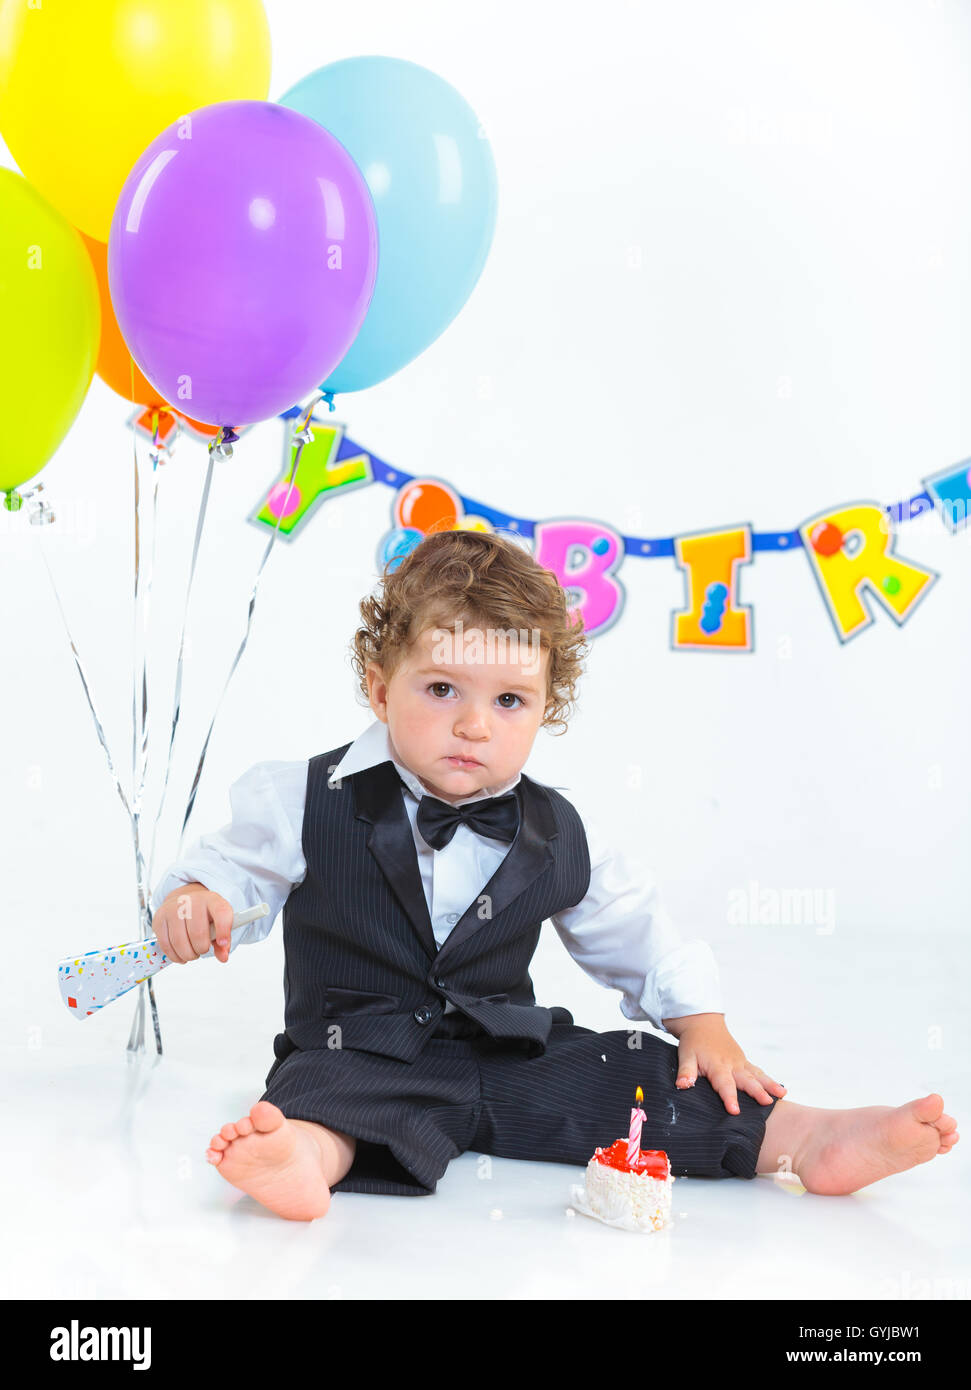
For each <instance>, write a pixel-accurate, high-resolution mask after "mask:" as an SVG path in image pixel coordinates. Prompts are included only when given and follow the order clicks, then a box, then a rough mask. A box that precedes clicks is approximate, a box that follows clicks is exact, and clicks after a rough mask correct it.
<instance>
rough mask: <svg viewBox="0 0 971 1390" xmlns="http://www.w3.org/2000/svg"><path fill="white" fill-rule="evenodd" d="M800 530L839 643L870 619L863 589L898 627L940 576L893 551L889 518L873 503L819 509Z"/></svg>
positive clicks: (891, 528) (847, 639)
mask: <svg viewBox="0 0 971 1390" xmlns="http://www.w3.org/2000/svg"><path fill="white" fill-rule="evenodd" d="M799 534H800V536H801V537H802V543H803V546H804V547H805V550H806V554H807V555H808V557H809V563H810V566H811V567H812V571H813V574H814V576H815V578H816V582H817V583H818V585H819V587H820V589H821V591H822V594H823V597H824V599H825V600H826V607H827V609H828V610H829V616H830V617H831V618H832V620H833V626H834V627H835V628H836V635H837V636H838V637H839V639H840V641H841V642H848V641H849V640H850V638H851V637H856V636H857V635H858V633H861V632H862V631H863V630H864V628H867V627H869V626H870V624H871V623H872V622H873V615H872V614H871V613H870V611H869V609H868V608H867V606H866V605H865V604H864V602H863V593H864V591H865V590H866V589H869V590H870V592H871V593H872V594H874V595H875V596H876V597H877V598H878V599H879V600H880V602H881V603H882V604H883V606H884V608H886V610H887V612H888V613H889V614H890V615H891V617H892V618H893V619H894V621H895V622H896V623H898V625H902V624H903V623H905V622H906V621H907V619H908V618H909V617H910V615H911V613H912V612H913V609H914V607H915V605H916V604H917V602H918V601H919V600H920V599H922V598H923V597H924V595H925V594H926V593H928V592H929V591H930V589H931V586H932V585H933V584H934V582H935V581H936V580H937V579H938V578H939V575H938V573H937V571H936V570H931V569H925V568H924V566H923V565H915V564H914V563H913V561H910V560H900V559H898V558H897V557H896V556H895V555H894V553H893V548H894V540H895V531H894V526H893V521H892V518H891V517H890V516H889V514H888V513H887V511H886V509H885V508H883V507H881V506H880V505H879V504H878V503H875V502H855V503H851V504H850V505H849V506H846V507H841V508H840V509H839V511H825V512H820V513H819V514H818V516H814V517H810V518H809V520H808V521H804V522H803V524H802V525H801V526H800V527H799Z"/></svg>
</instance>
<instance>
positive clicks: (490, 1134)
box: [260, 1007, 775, 1196]
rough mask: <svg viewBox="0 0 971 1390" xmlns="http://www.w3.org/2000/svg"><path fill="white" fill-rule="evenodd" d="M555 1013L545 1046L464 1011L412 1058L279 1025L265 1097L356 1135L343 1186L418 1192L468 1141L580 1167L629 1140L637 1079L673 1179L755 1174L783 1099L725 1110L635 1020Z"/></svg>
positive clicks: (476, 1147)
mask: <svg viewBox="0 0 971 1390" xmlns="http://www.w3.org/2000/svg"><path fill="white" fill-rule="evenodd" d="M553 1014H554V1020H557V1021H554V1024H553V1028H552V1030H551V1032H550V1036H549V1040H548V1042H547V1044H546V1051H545V1053H543V1054H542V1055H540V1056H529V1055H528V1044H526V1043H525V1042H520V1041H519V1040H517V1039H498V1038H497V1039H493V1038H490V1037H489V1036H488V1035H487V1034H485V1033H483V1032H482V1030H481V1029H479V1027H478V1025H477V1024H475V1023H474V1022H473V1020H471V1019H469V1018H467V1017H466V1016H465V1015H462V1014H449V1015H447V1016H446V1017H445V1018H444V1019H442V1020H440V1022H439V1026H438V1028H437V1030H436V1032H435V1034H434V1035H433V1036H432V1037H431V1038H430V1039H429V1042H428V1045H427V1047H426V1049H425V1051H424V1052H423V1053H422V1054H421V1056H420V1057H419V1058H418V1059H417V1060H416V1061H414V1062H402V1061H398V1060H396V1059H395V1058H393V1057H379V1056H375V1055H373V1054H371V1053H366V1052H355V1051H352V1050H351V1049H349V1048H346V1049H343V1050H342V1049H329V1048H323V1049H314V1050H310V1051H304V1050H301V1049H299V1048H297V1047H295V1046H294V1044H293V1042H292V1041H291V1039H290V1038H289V1036H288V1035H287V1034H286V1033H285V1032H284V1033H278V1034H277V1036H276V1038H275V1039H274V1043H273V1050H274V1054H275V1056H276V1060H275V1061H274V1063H273V1065H272V1067H271V1068H270V1070H269V1072H268V1073H267V1077H266V1090H265V1091H264V1093H263V1095H262V1096H261V1097H260V1099H261V1100H269V1101H272V1102H273V1104H274V1105H277V1106H279V1108H280V1109H281V1110H282V1111H283V1113H284V1115H286V1116H287V1117H288V1118H289V1119H292V1120H316V1121H317V1123H318V1124H322V1125H326V1126H328V1128H331V1129H339V1130H341V1131H342V1132H343V1133H345V1134H349V1135H352V1136H353V1137H354V1138H355V1139H356V1140H357V1148H356V1152H355V1155H354V1162H353V1164H352V1165H351V1168H350V1170H349V1172H348V1173H347V1175H346V1176H345V1177H344V1178H342V1180H341V1181H340V1182H339V1183H337V1184H335V1186H334V1189H333V1190H334V1191H335V1192H377V1193H388V1194H397V1195H400V1196H422V1195H424V1194H426V1193H430V1192H434V1191H435V1186H436V1184H437V1182H438V1179H439V1178H441V1177H442V1175H443V1174H444V1172H445V1169H446V1168H447V1167H448V1165H449V1163H450V1161H451V1160H452V1159H453V1158H457V1157H458V1155H459V1154H460V1153H463V1152H464V1151H465V1150H473V1151H474V1152H476V1153H487V1154H494V1155H496V1156H497V1157H500V1158H519V1159H533V1160H539V1161H542V1162H545V1163H571V1164H575V1165H577V1166H579V1167H585V1166H586V1164H587V1161H588V1159H589V1158H590V1156H591V1155H592V1153H593V1151H594V1149H595V1148H596V1147H597V1145H598V1144H601V1145H603V1146H604V1147H605V1148H606V1147H608V1146H609V1145H610V1144H612V1143H613V1142H614V1140H615V1139H619V1138H622V1137H626V1135H627V1128H628V1122H629V1119H630V1110H631V1106H632V1105H633V1104H634V1092H635V1090H636V1088H637V1087H638V1086H640V1087H641V1088H642V1090H643V1092H644V1101H643V1103H642V1109H643V1110H644V1111H645V1112H646V1115H647V1119H646V1121H645V1124H644V1128H643V1131H642V1134H641V1147H642V1148H645V1149H664V1150H665V1152H666V1153H667V1154H668V1157H669V1158H670V1160H671V1171H672V1173H673V1174H674V1175H675V1176H676V1177H678V1176H686V1177H705V1178H727V1177H740V1178H754V1176H755V1167H756V1161H757V1159H758V1155H759V1150H760V1148H761V1146H762V1139H763V1136H764V1134H765V1123H766V1120H767V1119H768V1117H769V1115H770V1114H771V1113H772V1110H773V1109H774V1107H775V1101H774V1100H773V1102H772V1104H771V1105H760V1104H759V1102H758V1101H757V1100H755V1099H754V1097H752V1096H750V1095H748V1094H746V1093H745V1092H743V1091H739V1093H738V1104H739V1109H740V1112H741V1113H740V1114H738V1115H732V1114H729V1112H728V1111H727V1110H726V1109H725V1105H724V1102H723V1100H722V1098H721V1096H720V1095H719V1094H718V1092H717V1091H715V1090H714V1088H713V1087H712V1085H711V1083H710V1082H709V1081H708V1080H707V1079H706V1078H705V1077H701V1076H699V1078H698V1080H697V1081H696V1082H695V1084H694V1086H692V1087H688V1088H686V1089H685V1090H682V1091H679V1090H677V1089H676V1088H675V1084H674V1083H675V1079H676V1077H677V1074H678V1049H677V1045H676V1044H673V1043H671V1042H668V1041H666V1040H665V1039H664V1038H661V1037H658V1036H657V1035H656V1034H654V1033H649V1032H647V1031H645V1030H644V1029H635V1028H634V1027H631V1028H630V1029H626V1028H624V1029H617V1030H616V1031H614V1032H609V1033H596V1032H594V1031H593V1029H592V1028H581V1027H578V1026H577V1025H575V1024H574V1023H573V1016H572V1014H570V1013H569V1011H568V1010H567V1009H564V1008H560V1007H557V1008H555V1009H554V1010H553ZM559 1020H563V1021H559ZM566 1020H569V1022H567V1021H566ZM462 1034H465V1036H462ZM632 1043H633V1044H634V1045H631V1044H632ZM638 1043H639V1046H638V1045H637V1044H638Z"/></svg>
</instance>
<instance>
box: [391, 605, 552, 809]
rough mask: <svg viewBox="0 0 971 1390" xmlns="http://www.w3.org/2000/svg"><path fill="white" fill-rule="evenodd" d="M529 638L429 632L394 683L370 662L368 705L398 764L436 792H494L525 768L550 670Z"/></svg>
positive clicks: (454, 797)
mask: <svg viewBox="0 0 971 1390" xmlns="http://www.w3.org/2000/svg"><path fill="white" fill-rule="evenodd" d="M490 636H491V638H492V640H491V641H490V640H489V637H490ZM528 637H529V635H528V633H527V634H525V638H524V641H522V642H518V641H516V640H506V638H507V634H506V633H504V632H495V631H493V630H491V629H487V630H486V631H483V630H482V629H481V628H469V629H468V630H467V631H465V632H463V633H461V634H456V636H455V637H454V638H453V637H452V636H451V634H450V633H448V631H447V629H441V628H429V629H427V630H426V631H425V632H423V633H422V634H421V636H420V637H419V639H418V641H417V642H416V643H415V644H414V645H413V646H412V648H411V650H410V651H409V653H408V655H407V656H406V657H405V659H404V660H403V661H402V662H401V664H400V665H399V666H398V668H397V669H396V671H395V672H394V674H393V676H392V677H391V680H390V682H386V681H385V679H384V674H383V672H382V670H381V667H380V666H378V665H377V663H376V662H370V663H369V664H368V667H367V681H368V693H369V697H370V702H371V708H372V710H373V711H374V713H375V714H376V715H377V717H378V718H379V719H381V720H383V721H384V723H385V724H387V726H388V733H389V735H390V738H391V743H392V746H393V748H394V750H395V755H396V757H397V758H398V761H399V762H401V763H403V764H404V765H405V767H408V768H410V769H411V771H412V772H413V773H414V774H415V776H416V777H417V778H419V780H420V781H421V782H422V783H423V784H424V786H425V787H427V789H428V790H429V792H431V794H432V795H433V796H437V797H440V798H441V799H442V801H459V800H461V799H462V798H463V797H467V796H475V795H476V794H477V793H478V792H480V791H486V792H491V789H492V788H494V787H498V786H501V785H502V784H503V783H505V782H508V781H510V780H511V779H512V778H513V777H515V776H516V774H517V773H518V772H519V771H520V769H521V768H522V766H523V764H524V763H525V762H526V759H527V758H528V756H529V751H530V749H531V748H532V745H533V739H534V738H535V737H536V731H537V729H538V728H539V726H540V724H541V723H542V721H543V714H544V712H545V708H546V671H547V667H548V665H549V651H548V650H546V649H541V648H540V647H539V645H538V641H537V642H535V643H534V642H533V641H530V640H528ZM456 754H457V755H459V756H460V757H462V758H466V759H472V760H474V761H472V762H468V763H462V762H459V761H457V760H454V755H456Z"/></svg>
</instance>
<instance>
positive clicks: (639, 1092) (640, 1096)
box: [634, 1086, 644, 1105]
mask: <svg viewBox="0 0 971 1390" xmlns="http://www.w3.org/2000/svg"><path fill="white" fill-rule="evenodd" d="M634 1096H635V1098H636V1100H637V1103H638V1105H640V1103H641V1101H642V1100H643V1099H644V1092H643V1091H642V1090H641V1088H640V1086H638V1088H637V1090H636V1091H635V1092H634Z"/></svg>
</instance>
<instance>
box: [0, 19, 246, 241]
mask: <svg viewBox="0 0 971 1390" xmlns="http://www.w3.org/2000/svg"><path fill="white" fill-rule="evenodd" d="M269 88H270V29H269V25H268V24H267V20H266V13H265V11H264V9H263V4H262V0H40V3H35V4H31V3H29V0H0V134H2V135H3V138H4V139H5V140H6V142H7V145H8V146H9V147H10V152H11V154H12V155H13V157H14V159H16V161H17V163H18V164H19V165H20V167H21V169H22V170H23V172H24V173H25V174H26V176H27V178H28V179H29V180H30V181H31V183H32V184H34V186H35V187H36V188H37V189H38V191H39V192H40V193H42V194H43V196H44V197H45V198H46V199H47V200H48V202H49V203H51V205H52V206H53V207H55V208H57V210H58V212H60V213H62V214H63V215H64V216H65V217H66V218H67V219H68V221H69V222H71V223H73V225H74V226H75V227H80V229H81V230H82V231H83V232H86V233H87V234H88V236H90V237H94V239H95V240H96V241H103V242H107V240H108V235H109V232H110V230H111V215H112V213H113V212H114V209H115V203H116V202H117V201H118V195H119V193H120V192H121V188H122V184H123V183H124V182H125V179H126V178H127V177H128V173H129V170H130V169H131V167H132V165H133V164H134V163H135V160H136V159H137V158H138V156H139V155H140V154H141V152H142V150H144V149H145V147H146V146H147V145H149V144H151V142H152V141H153V140H154V139H155V137H156V135H158V134H159V133H160V132H161V131H163V130H164V129H165V128H166V126H169V125H171V124H172V122H173V121H176V120H178V119H179V117H180V116H185V115H187V114H188V113H189V112H190V111H195V110H196V109H197V108H198V107H200V106H209V105H210V104H211V103H213V102H217V101H235V100H242V99H247V98H249V99H253V100H257V101H264V100H265V99H266V96H267V93H268V91H269ZM213 196H218V189H214V190H213Z"/></svg>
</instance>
